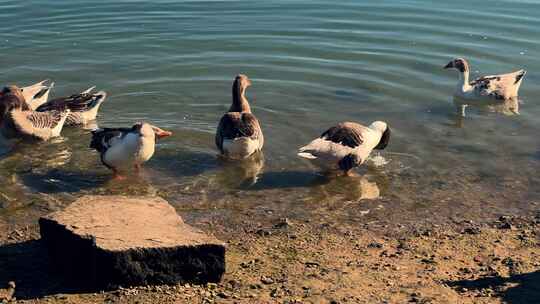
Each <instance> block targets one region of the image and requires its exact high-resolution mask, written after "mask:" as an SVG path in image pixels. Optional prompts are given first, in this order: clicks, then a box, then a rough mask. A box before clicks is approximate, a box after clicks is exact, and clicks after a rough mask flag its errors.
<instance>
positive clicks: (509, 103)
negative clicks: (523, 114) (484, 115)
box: [454, 97, 520, 117]
mask: <svg viewBox="0 0 540 304" xmlns="http://www.w3.org/2000/svg"><path fill="white" fill-rule="evenodd" d="M519 103H520V101H519V99H518V98H517V97H513V98H509V99H504V100H495V101H491V100H488V101H485V100H479V101H472V100H465V99H463V98H460V97H454V105H455V107H456V111H457V115H458V116H461V117H465V110H466V109H467V107H471V108H476V109H479V110H480V111H482V110H483V111H488V112H493V113H500V114H504V115H507V116H513V115H519Z"/></svg>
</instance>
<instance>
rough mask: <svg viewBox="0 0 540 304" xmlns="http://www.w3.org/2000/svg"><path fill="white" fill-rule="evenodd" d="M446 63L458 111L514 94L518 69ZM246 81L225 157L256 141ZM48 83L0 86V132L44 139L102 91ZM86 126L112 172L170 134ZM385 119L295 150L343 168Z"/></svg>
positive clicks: (81, 117) (79, 115)
mask: <svg viewBox="0 0 540 304" xmlns="http://www.w3.org/2000/svg"><path fill="white" fill-rule="evenodd" d="M445 68H446V69H449V68H453V69H456V70H457V71H458V72H459V81H458V84H457V87H456V91H455V94H454V95H455V96H457V97H459V98H461V99H462V100H464V101H463V102H462V103H461V106H462V107H463V108H462V111H463V112H462V114H463V115H464V107H465V106H467V103H468V102H475V101H481V102H486V103H488V104H496V103H501V102H504V101H505V100H509V99H517V96H518V91H519V87H520V85H521V82H522V80H523V76H524V75H525V71H524V70H519V71H516V72H513V73H508V74H501V75H491V76H484V77H480V78H478V79H476V80H473V81H470V80H469V71H470V68H469V64H468V63H467V61H466V60H465V59H463V58H457V59H454V60H452V61H450V62H449V63H448V64H447V65H446V66H445ZM250 85H251V81H250V80H249V78H248V77H247V76H245V75H238V76H236V78H235V79H234V83H233V86H232V104H231V106H230V108H229V110H228V112H226V113H225V114H224V115H223V116H222V117H221V120H220V121H219V124H218V128H217V131H216V136H215V143H216V146H217V148H218V150H219V152H220V155H221V156H223V157H225V158H227V159H230V160H242V159H246V158H248V157H250V156H252V155H253V154H255V153H258V152H259V151H261V150H262V148H263V145H264V135H263V132H262V129H261V125H260V124H259V121H258V119H257V117H255V115H254V114H253V113H252V111H251V107H250V105H249V102H248V99H247V97H246V90H247V88H248V87H249V86H250ZM53 86H54V83H51V84H49V85H47V81H42V82H39V83H36V84H34V85H31V86H28V87H22V88H19V87H17V86H15V85H10V86H7V87H5V88H4V89H3V90H2V91H1V92H0V133H1V135H2V136H3V137H4V138H6V139H32V140H36V139H37V140H49V139H50V138H53V137H57V136H60V133H61V131H62V128H63V127H64V126H65V125H69V126H84V125H87V124H88V123H89V122H91V121H93V120H95V119H96V115H97V113H98V110H99V107H100V105H101V104H102V103H103V102H104V101H105V99H106V97H107V94H106V93H105V92H103V91H99V92H96V93H92V91H93V89H94V87H92V88H89V89H88V90H86V91H83V92H81V93H78V94H74V95H71V96H68V97H63V98H56V99H53V100H49V93H50V91H51V89H52V88H53ZM91 132H92V139H91V143H90V148H93V149H95V150H97V151H98V152H99V154H100V158H101V162H102V163H103V165H105V166H106V167H107V168H109V169H111V170H112V171H113V173H114V178H115V179H123V178H125V177H124V176H125V175H124V174H125V173H126V172H127V171H128V170H129V169H130V168H134V169H135V170H136V171H138V170H140V168H141V165H142V164H143V163H145V162H146V161H148V160H149V159H150V158H151V157H152V155H153V154H154V151H155V143H156V141H157V140H158V139H161V138H164V137H167V136H171V135H172V133H171V132H170V131H165V130H162V129H160V128H158V127H156V126H154V125H151V124H149V123H146V122H139V123H136V124H134V125H133V126H132V127H129V128H101V129H95V130H93V131H91ZM390 133H391V132H390V127H389V126H388V124H387V123H386V122H383V121H375V122H373V123H371V124H370V125H369V126H363V125H361V124H359V123H355V122H342V123H339V124H337V125H335V126H333V127H331V128H329V129H328V130H326V131H324V132H323V133H322V135H321V136H320V137H318V138H315V139H314V140H313V141H311V142H310V143H309V144H307V145H305V146H303V147H301V148H300V149H299V150H298V156H300V157H302V158H305V159H308V160H310V161H312V162H313V163H314V164H315V165H317V166H318V167H320V168H321V169H322V171H324V172H326V173H342V174H344V175H349V174H351V170H352V169H354V168H355V167H358V166H360V165H361V164H363V163H364V162H365V161H366V160H367V158H368V156H369V155H370V153H371V151H372V150H374V149H379V150H382V149H385V148H386V146H387V145H388V143H389V140H390Z"/></svg>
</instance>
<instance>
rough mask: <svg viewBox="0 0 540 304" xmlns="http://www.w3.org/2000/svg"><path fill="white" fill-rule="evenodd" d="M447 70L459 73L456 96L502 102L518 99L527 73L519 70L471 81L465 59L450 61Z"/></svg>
mask: <svg viewBox="0 0 540 304" xmlns="http://www.w3.org/2000/svg"><path fill="white" fill-rule="evenodd" d="M444 68H445V69H451V68H453V69H456V70H458V72H459V81H458V84H457V87H456V92H455V95H456V96H458V97H460V98H463V99H466V100H467V99H469V100H484V101H488V102H489V101H491V102H502V101H503V100H507V99H510V98H517V96H518V91H519V87H520V86H521V82H522V81H523V77H524V76H525V74H526V73H527V72H526V71H525V70H519V71H515V72H512V73H508V74H500V75H489V76H483V77H480V78H477V79H475V80H473V81H469V72H470V68H469V63H468V62H467V60H465V59H463V58H456V59H454V60H452V61H450V62H449V63H448V64H447V65H446V66H445V67H444Z"/></svg>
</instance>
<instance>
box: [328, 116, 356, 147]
mask: <svg viewBox="0 0 540 304" xmlns="http://www.w3.org/2000/svg"><path fill="white" fill-rule="evenodd" d="M365 130H366V127H364V126H362V125H359V124H357V123H353V122H344V123H340V124H338V125H337V126H334V127H332V128H330V129H328V130H326V131H324V133H323V134H321V137H320V138H321V139H325V140H329V141H331V142H334V143H336V144H341V145H343V146H346V147H349V148H356V147H358V146H360V145H361V144H362V143H364V135H363V133H364V132H365Z"/></svg>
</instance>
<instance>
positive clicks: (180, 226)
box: [39, 196, 225, 287]
mask: <svg viewBox="0 0 540 304" xmlns="http://www.w3.org/2000/svg"><path fill="white" fill-rule="evenodd" d="M39 225H40V231H41V238H42V240H43V241H44V242H45V244H46V245H47V247H48V249H49V252H50V255H51V258H52V260H53V261H54V262H55V265H56V267H58V269H60V270H62V272H64V273H65V274H67V275H68V276H69V277H70V278H72V279H74V280H76V282H77V283H83V284H85V285H90V286H94V287H111V286H117V285H122V286H133V285H146V284H175V283H178V282H196V283H204V282H218V281H219V280H220V279H221V277H222V275H223V273H224V271H225V245H224V243H223V242H221V241H219V240H218V239H216V238H215V237H213V236H209V235H207V234H205V233H204V232H202V231H200V230H199V229H196V228H193V227H191V226H189V225H187V224H185V223H184V222H183V220H182V218H181V217H180V216H179V215H178V214H177V213H176V211H175V209H174V208H173V207H172V206H171V205H170V204H169V203H167V201H165V200H164V199H162V198H155V197H151V198H148V197H136V198H132V197H123V196H85V197H82V198H80V199H78V200H77V201H75V202H74V203H72V204H71V205H70V206H69V207H67V208H66V209H65V210H63V211H59V212H54V213H52V214H49V215H47V216H45V217H42V218H41V219H40V220H39Z"/></svg>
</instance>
